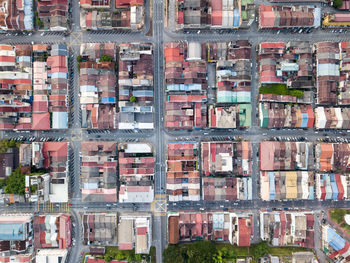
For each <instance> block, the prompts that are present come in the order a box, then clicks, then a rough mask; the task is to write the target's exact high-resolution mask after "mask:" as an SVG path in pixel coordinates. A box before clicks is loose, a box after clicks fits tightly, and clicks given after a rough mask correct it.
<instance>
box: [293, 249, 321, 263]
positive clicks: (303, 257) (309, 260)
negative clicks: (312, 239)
mask: <svg viewBox="0 0 350 263" xmlns="http://www.w3.org/2000/svg"><path fill="white" fill-rule="evenodd" d="M316 262H317V260H316V259H315V256H314V253H313V252H307V251H306V252H293V253H292V263H316Z"/></svg>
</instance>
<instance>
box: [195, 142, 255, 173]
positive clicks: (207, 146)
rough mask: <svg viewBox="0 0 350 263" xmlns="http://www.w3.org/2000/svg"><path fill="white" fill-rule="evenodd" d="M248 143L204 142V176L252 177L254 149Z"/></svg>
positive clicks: (202, 154)
mask: <svg viewBox="0 0 350 263" xmlns="http://www.w3.org/2000/svg"><path fill="white" fill-rule="evenodd" d="M251 147H252V146H251V143H250V142H248V141H242V142H202V143H201V156H202V158H201V159H202V174H203V175H205V176H216V175H231V176H232V175H235V176H236V175H238V176H250V174H251V171H252V164H251V158H252V156H251V155H252V153H251V151H252V148H251Z"/></svg>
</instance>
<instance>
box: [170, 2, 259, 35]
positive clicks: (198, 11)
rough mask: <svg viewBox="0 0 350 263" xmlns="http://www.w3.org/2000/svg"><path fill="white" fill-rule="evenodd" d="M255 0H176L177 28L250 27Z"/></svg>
mask: <svg viewBox="0 0 350 263" xmlns="http://www.w3.org/2000/svg"><path fill="white" fill-rule="evenodd" d="M254 8H255V7H254V1H240V0H220V1H209V0H200V1H191V0H183V1H182V0H177V1H175V10H176V11H175V15H176V18H175V19H176V28H177V29H178V30H179V29H189V28H192V29H193V28H194V29H201V28H210V29H221V28H222V29H232V28H236V29H237V28H240V27H242V28H249V26H250V25H251V24H252V23H253V21H254V16H255V14H254Z"/></svg>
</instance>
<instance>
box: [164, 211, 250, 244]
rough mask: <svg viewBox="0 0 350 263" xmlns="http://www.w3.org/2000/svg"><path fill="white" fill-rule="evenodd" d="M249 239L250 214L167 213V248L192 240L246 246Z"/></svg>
mask: <svg viewBox="0 0 350 263" xmlns="http://www.w3.org/2000/svg"><path fill="white" fill-rule="evenodd" d="M252 235H253V220H252V215H251V214H245V213H238V214H236V213H231V212H203V213H202V212H201V213H195V212H183V211H180V212H169V213H168V238H169V239H168V241H169V244H177V243H179V242H188V241H196V240H200V239H203V240H210V241H221V242H230V243H231V244H236V245H237V246H249V245H250V240H251V239H252Z"/></svg>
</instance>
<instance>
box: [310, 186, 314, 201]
mask: <svg viewBox="0 0 350 263" xmlns="http://www.w3.org/2000/svg"><path fill="white" fill-rule="evenodd" d="M309 193H310V194H309V200H314V199H315V189H314V187H313V186H309Z"/></svg>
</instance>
